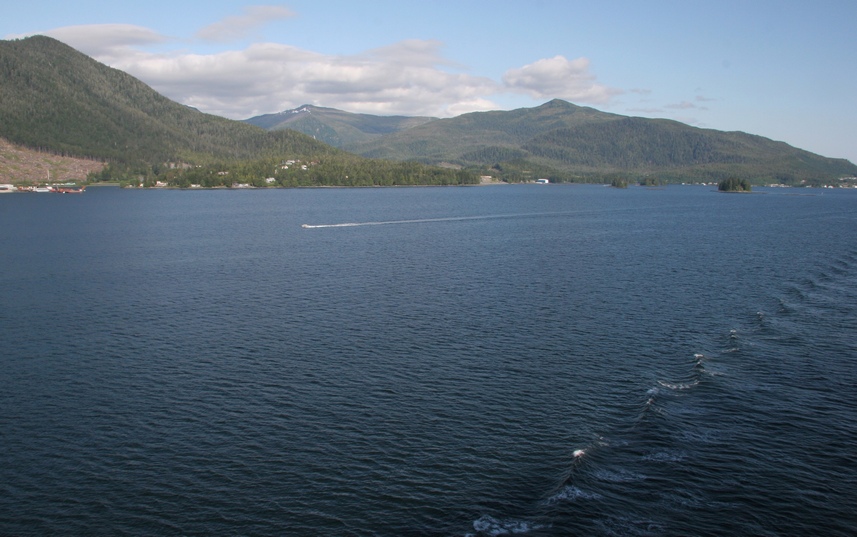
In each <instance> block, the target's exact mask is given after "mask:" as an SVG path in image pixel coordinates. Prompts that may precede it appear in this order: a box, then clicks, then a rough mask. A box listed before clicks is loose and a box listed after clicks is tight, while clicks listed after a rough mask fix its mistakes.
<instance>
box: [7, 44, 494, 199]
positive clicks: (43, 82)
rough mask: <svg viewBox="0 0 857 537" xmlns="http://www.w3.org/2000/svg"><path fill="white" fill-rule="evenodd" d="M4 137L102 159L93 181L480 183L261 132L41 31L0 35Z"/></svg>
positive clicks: (47, 151)
mask: <svg viewBox="0 0 857 537" xmlns="http://www.w3.org/2000/svg"><path fill="white" fill-rule="evenodd" d="M0 138H5V139H7V140H9V141H10V142H12V143H14V144H17V146H18V147H24V148H30V149H36V150H38V151H39V152H40V153H35V155H36V156H38V155H44V159H43V160H44V161H45V162H43V163H42V164H43V165H44V166H48V164H47V163H48V161H49V160H50V159H51V158H53V157H54V156H56V155H60V156H70V157H80V158H83V159H86V160H89V161H92V160H98V161H102V162H104V163H107V166H106V167H104V168H103V169H101V170H100V171H97V173H95V172H93V174H92V175H91V177H93V178H94V179H97V180H124V181H127V182H129V183H140V182H142V183H143V184H145V185H153V184H167V185H171V186H187V185H190V184H205V185H207V186H232V184H235V183H239V184H246V183H253V184H256V185H258V186H276V185H304V184H308V185H339V184H360V185H363V184H369V185H371V184H468V183H474V182H477V181H478V179H477V177H476V176H475V175H474V174H472V173H466V172H459V171H456V170H448V169H446V170H445V169H441V168H429V167H426V166H424V165H416V164H410V165H407V166H405V165H402V164H397V163H387V162H382V161H378V160H374V161H373V160H368V159H364V158H361V157H357V156H354V155H350V154H348V153H345V152H343V151H341V150H339V149H335V148H333V147H331V146H329V145H327V144H325V143H322V142H320V141H317V140H314V139H313V138H312V137H310V136H307V135H305V134H302V133H299V132H296V131H294V130H288V129H286V130H275V131H266V130H265V129H263V128H260V127H256V126H253V125H250V124H248V123H245V122H241V121H233V120H229V119H225V118H221V117H217V116H213V115H209V114H203V113H201V112H199V111H198V110H195V109H192V108H189V107H187V106H183V105H180V104H178V103H175V102H173V101H171V100H169V99H167V98H166V97H164V96H162V95H160V94H158V93H157V92H155V91H154V90H153V89H151V88H150V87H148V86H147V85H145V84H144V83H142V82H141V81H139V80H137V79H136V78H134V77H132V76H130V75H128V74H126V73H123V72H122V71H118V70H116V69H112V68H110V67H107V66H105V65H103V64H101V63H98V62H96V61H95V60H93V59H92V58H89V57H88V56H86V55H84V54H81V53H80V52H78V51H76V50H74V49H73V48H71V47H69V46H67V45H64V44H63V43H61V42H59V41H57V40H55V39H51V38H48V37H41V36H37V37H31V38H27V39H22V40H16V41H0ZM10 154H11V153H10ZM31 154H32V153H31ZM288 161H297V162H304V163H314V164H312V169H307V170H304V169H302V168H301V167H297V168H296V169H291V171H286V170H289V168H287V167H286V168H284V167H283V166H287V165H286V164H283V163H285V162H288ZM36 164H38V163H36ZM53 168H57V166H56V165H53ZM99 168H101V166H99V165H96V166H94V167H93V169H95V170H98V169H99ZM3 169H10V170H11V169H12V168H11V167H10V166H5V167H4V168H3ZM33 169H39V170H40V171H39V173H38V174H37V175H38V177H35V178H31V179H30V180H31V181H44V180H45V176H46V175H47V176H49V175H50V173H49V172H48V173H42V172H41V169H40V168H38V166H37V167H36V168H33ZM296 170H299V172H306V173H295V172H296ZM0 173H3V172H2V170H0ZM16 173H18V172H16ZM396 174H399V175H398V176H396ZM6 175H8V177H7V179H9V180H16V181H21V180H22V179H20V177H19V175H20V174H18V175H13V174H12V173H11V172H9V173H7V174H6ZM367 176H371V179H367ZM0 178H2V177H0ZM272 178H273V179H274V181H266V179H272Z"/></svg>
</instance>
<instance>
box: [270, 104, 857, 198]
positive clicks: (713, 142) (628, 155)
mask: <svg viewBox="0 0 857 537" xmlns="http://www.w3.org/2000/svg"><path fill="white" fill-rule="evenodd" d="M328 110H329V109H328ZM337 112H338V113H337V115H336V117H337V118H338V119H337V122H335V123H334V122H330V121H325V118H326V117H331V116H333V114H332V113H330V112H328V113H327V116H321V115H315V116H314V119H315V120H316V122H317V124H316V126H315V127H314V128H316V129H318V131H319V132H322V131H333V132H339V130H338V129H340V128H341V125H342V124H344V123H347V121H345V120H343V119H342V118H343V117H345V118H348V117H351V118H352V119H351V122H352V123H351V124H366V123H363V122H367V121H368V119H367V116H366V115H364V114H361V115H359V117H358V115H357V114H352V115H349V114H347V113H346V112H341V111H337ZM368 117H371V116H368ZM423 119H425V118H423ZM256 124H262V125H264V124H263V123H256ZM398 124H399V125H402V126H403V127H406V126H407V124H406V123H404V122H402V123H398ZM279 125H282V123H280V124H279ZM286 125H288V124H286ZM302 132H306V131H302ZM327 139H328V140H329V141H330V143H332V144H333V145H335V146H337V147H341V148H343V149H345V150H347V151H351V152H354V153H357V154H360V155H363V156H366V157H372V158H381V159H392V160H402V161H416V162H423V163H427V164H444V163H445V164H452V165H457V166H461V167H465V168H469V169H474V170H481V171H480V173H485V174H490V175H494V176H499V177H501V178H504V179H507V180H524V179H528V178H534V177H536V176H541V177H550V178H552V179H553V180H555V181H609V180H610V179H612V178H616V177H624V178H631V179H635V180H655V181H663V182H678V181H693V180H697V181H698V180H702V181H719V180H722V179H724V178H727V177H736V178H739V179H746V180H748V181H753V182H756V183H782V184H800V183H801V182H807V183H813V182H819V181H830V180H835V179H838V178H840V177H843V176H855V175H857V166H855V165H854V164H852V163H851V162H849V161H847V160H844V159H831V158H826V157H822V156H819V155H816V154H813V153H810V152H808V151H804V150H801V149H797V148H794V147H792V146H790V145H788V144H785V143H783V142H776V141H773V140H770V139H768V138H764V137H761V136H754V135H751V134H746V133H743V132H723V131H717V130H713V129H701V128H696V127H692V126H690V125H686V124H683V123H679V122H677V121H671V120H666V119H648V118H640V117H628V116H622V115H618V114H610V113H606V112H601V111H599V110H595V109H593V108H588V107H582V106H576V105H574V104H571V103H568V102H566V101H562V100H559V99H555V100H552V101H550V102H548V103H545V104H543V105H541V106H538V107H534V108H521V109H517V110H510V111H491V112H473V113H470V114H463V115H461V116H458V117H454V118H446V119H437V120H433V121H422V122H420V123H419V124H417V125H415V126H411V127H410V128H401V129H398V130H393V131H391V132H389V133H385V134H384V133H379V134H378V135H376V136H374V137H372V138H368V137H364V138H363V139H360V138H356V137H348V136H344V135H342V136H339V138H337V137H336V136H334V135H329V136H328V137H327Z"/></svg>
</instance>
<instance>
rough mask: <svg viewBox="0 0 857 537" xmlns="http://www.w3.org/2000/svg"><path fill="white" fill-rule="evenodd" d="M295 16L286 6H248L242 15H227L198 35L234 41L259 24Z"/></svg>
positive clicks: (212, 39) (207, 38) (202, 37)
mask: <svg viewBox="0 0 857 537" xmlns="http://www.w3.org/2000/svg"><path fill="white" fill-rule="evenodd" d="M294 16H295V13H294V12H292V11H291V10H290V9H288V8H286V7H284V6H247V7H245V8H244V13H243V14H242V15H233V16H231V17H226V18H225V19H223V20H222V21H219V22H215V23H214V24H211V25H209V26H206V27H205V28H202V29H201V30H199V31H198V32H197V33H196V36H197V37H198V38H200V39H206V40H210V41H233V40H236V39H241V38H243V37H246V36H247V35H248V34H249V33H250V32H251V31H252V30H253V29H255V28H258V27H259V26H262V25H264V24H267V23H269V22H272V21H275V20H281V19H287V18H290V17H294Z"/></svg>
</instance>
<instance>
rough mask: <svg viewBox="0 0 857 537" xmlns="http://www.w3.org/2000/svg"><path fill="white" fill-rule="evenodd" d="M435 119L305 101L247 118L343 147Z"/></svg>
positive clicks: (251, 122)
mask: <svg viewBox="0 0 857 537" xmlns="http://www.w3.org/2000/svg"><path fill="white" fill-rule="evenodd" d="M434 119H435V118H431V117H409V116H374V115H371V114H352V113H349V112H344V111H342V110H337V109H335V108H324V107H321V106H313V105H310V104H305V105H303V106H299V107H297V108H293V109H292V110H285V111H283V112H279V113H276V114H266V115H262V116H256V117H253V118H250V119H248V120H246V122H247V123H250V124H251V125H256V126H257V127H262V128H263V129H268V130H281V129H291V130H295V131H298V132H302V133H304V134H306V135H309V136H312V137H313V138H315V139H316V140H319V141H321V142H324V143H326V144H329V145H332V146H334V147H340V148H344V147H351V146H354V145H356V144H360V143H366V142H370V141H372V140H374V139H376V138H380V137H381V136H384V135H387V134H394V133H397V132H400V131H404V130H408V129H410V128H413V127H417V126H419V125H422V124H424V123H428V122H429V121H433V120H434Z"/></svg>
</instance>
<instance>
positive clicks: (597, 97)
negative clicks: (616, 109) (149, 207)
mask: <svg viewBox="0 0 857 537" xmlns="http://www.w3.org/2000/svg"><path fill="white" fill-rule="evenodd" d="M503 82H505V84H506V87H507V88H508V89H510V90H512V91H516V92H521V93H526V94H528V95H530V96H532V97H534V98H536V99H552V98H555V97H558V98H562V99H568V100H570V101H575V102H582V103H591V104H604V103H607V102H609V101H610V99H611V98H612V97H613V96H614V95H617V94H619V93H622V91H621V90H618V89H615V88H609V87H607V86H604V85H602V84H599V83H598V82H596V80H595V76H594V75H592V74H591V73H590V72H589V60H588V59H586V58H577V59H575V60H571V61H569V60H567V59H566V58H565V57H564V56H554V57H553V58H545V59H541V60H538V61H536V62H534V63H531V64H529V65H525V66H523V67H521V68H519V69H510V70H508V71H506V74H505V75H503Z"/></svg>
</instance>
